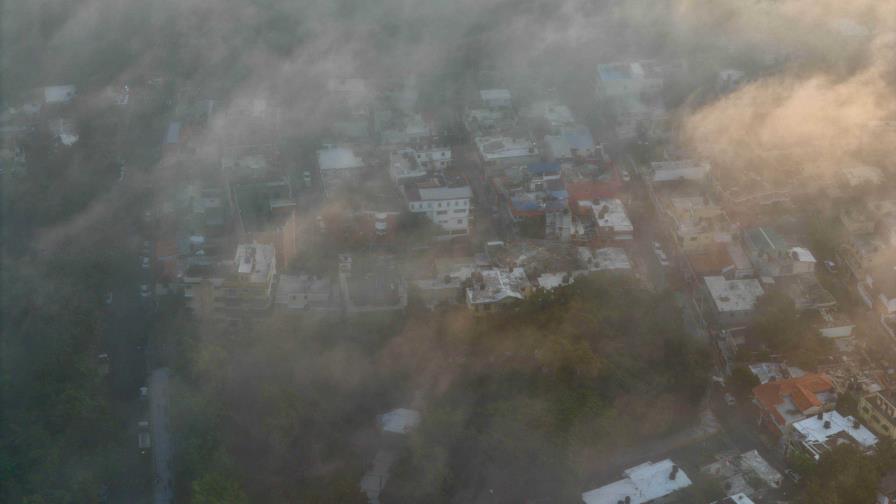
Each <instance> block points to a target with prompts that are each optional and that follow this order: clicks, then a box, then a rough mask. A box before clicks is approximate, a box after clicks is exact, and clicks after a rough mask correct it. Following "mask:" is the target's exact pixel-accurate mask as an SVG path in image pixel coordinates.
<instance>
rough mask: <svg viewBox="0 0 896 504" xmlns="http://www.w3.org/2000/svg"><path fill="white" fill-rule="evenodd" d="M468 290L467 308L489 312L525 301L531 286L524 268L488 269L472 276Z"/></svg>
mask: <svg viewBox="0 0 896 504" xmlns="http://www.w3.org/2000/svg"><path fill="white" fill-rule="evenodd" d="M470 280H471V282H472V285H471V286H470V287H468V288H467V292H466V294H467V306H468V307H469V308H470V309H471V310H473V311H475V312H489V311H492V310H493V309H495V307H497V306H499V305H502V304H505V303H508V302H512V301H513V300H520V299H523V298H524V297H525V296H526V295H527V294H528V292H529V289H530V287H531V285H530V284H529V279H528V278H527V277H526V272H525V270H523V268H514V269H513V270H510V271H508V270H506V269H488V270H482V271H479V272H476V273H474V274H473V275H471V277H470Z"/></svg>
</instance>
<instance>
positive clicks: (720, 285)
mask: <svg viewBox="0 0 896 504" xmlns="http://www.w3.org/2000/svg"><path fill="white" fill-rule="evenodd" d="M703 281H704V282H705V283H706V287H707V289H708V290H709V294H710V295H711V296H712V299H713V302H714V303H715V305H716V309H717V310H718V311H720V312H733V311H747V310H752V309H753V307H754V306H755V305H756V299H757V298H759V296H761V295H763V294H764V293H765V291H764V290H763V289H762V284H760V283H759V280H756V279H755V278H747V279H741V280H728V279H726V278H725V277H721V276H708V277H703Z"/></svg>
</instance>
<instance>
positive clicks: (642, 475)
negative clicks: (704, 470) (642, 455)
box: [582, 459, 691, 504]
mask: <svg viewBox="0 0 896 504" xmlns="http://www.w3.org/2000/svg"><path fill="white" fill-rule="evenodd" d="M677 467H678V466H676V465H675V463H674V462H672V461H671V460H669V459H666V460H662V461H660V462H656V463H654V462H645V463H643V464H641V465H639V466H635V467H632V468H630V469H627V470H626V471H625V476H626V477H625V479H621V480H619V481H616V482H614V483H610V484H609V485H604V486H602V487H600V488H597V489H594V490H591V491H588V492H585V493H583V494H582V501H584V502H585V504H618V502H619V501H624V500H625V498H626V497H629V498H630V499H631V501H630V502H631V504H644V503H645V502H650V501H652V500H654V499H659V498H660V497H664V496H666V495H669V494H671V493H674V492H676V491H678V490H681V489H682V488H687V487H689V486H691V480H690V479H688V476H687V474H685V473H684V471H683V470H681V469H680V468H678V469H677V473H676V476H675V478H674V479H672V478H671V474H672V472H673V468H677Z"/></svg>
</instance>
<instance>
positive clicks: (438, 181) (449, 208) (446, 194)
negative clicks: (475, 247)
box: [403, 175, 473, 236]
mask: <svg viewBox="0 0 896 504" xmlns="http://www.w3.org/2000/svg"><path fill="white" fill-rule="evenodd" d="M403 193H404V196H405V199H406V200H407V204H408V209H409V210H410V211H411V212H413V213H422V214H424V215H426V216H427V217H428V218H429V220H431V221H432V222H434V223H435V224H437V225H438V226H439V227H441V228H442V230H443V231H445V233H446V234H447V235H448V236H463V235H466V234H468V233H469V231H470V219H469V217H470V200H471V198H472V197H473V192H472V190H471V189H470V185H469V184H468V183H467V181H466V180H464V179H463V178H461V177H449V176H446V175H436V176H433V177H430V178H427V179H424V180H420V181H416V182H409V183H407V184H405V185H404V186H403Z"/></svg>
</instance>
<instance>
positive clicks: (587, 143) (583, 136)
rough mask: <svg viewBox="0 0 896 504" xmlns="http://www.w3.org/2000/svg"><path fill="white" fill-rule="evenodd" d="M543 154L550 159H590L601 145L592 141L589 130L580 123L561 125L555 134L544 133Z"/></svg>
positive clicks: (601, 148) (598, 152) (600, 151)
mask: <svg viewBox="0 0 896 504" xmlns="http://www.w3.org/2000/svg"><path fill="white" fill-rule="evenodd" d="M544 145H545V155H546V157H547V158H548V159H550V160H552V161H572V160H575V159H592V158H594V157H595V156H596V155H598V154H602V152H603V147H602V146H600V145H597V144H595V143H594V137H593V136H592V135H591V130H590V129H588V128H587V127H586V126H582V125H580V124H575V125H570V126H561V127H559V128H558V131H557V133H556V134H552V135H545V137H544Z"/></svg>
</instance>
